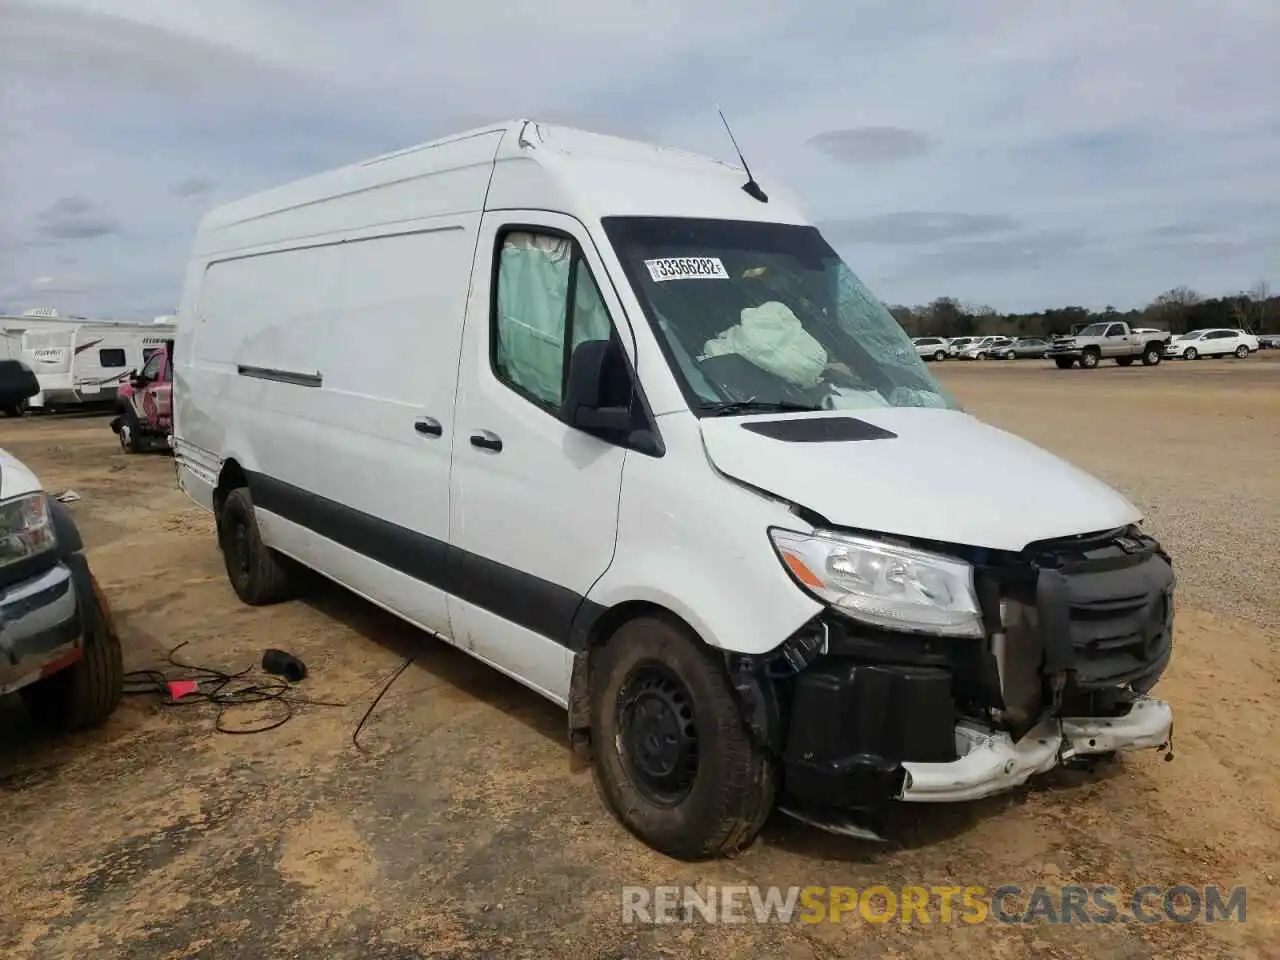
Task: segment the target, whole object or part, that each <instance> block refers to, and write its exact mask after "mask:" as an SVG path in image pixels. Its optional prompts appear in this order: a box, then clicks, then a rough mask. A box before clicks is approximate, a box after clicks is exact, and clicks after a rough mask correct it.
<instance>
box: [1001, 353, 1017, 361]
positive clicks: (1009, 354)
mask: <svg viewBox="0 0 1280 960" xmlns="http://www.w3.org/2000/svg"><path fill="white" fill-rule="evenodd" d="M1004 358H1005V359H1006V360H1017V359H1018V358H1017V357H1016V356H1014V354H1013V353H1012V352H1009V353H1006V354H1005V355H1004Z"/></svg>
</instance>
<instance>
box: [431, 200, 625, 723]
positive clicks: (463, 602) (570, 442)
mask: <svg viewBox="0 0 1280 960" xmlns="http://www.w3.org/2000/svg"><path fill="white" fill-rule="evenodd" d="M477 249H478V253H477V256H476V262H475V265H474V273H473V276H472V287H471V294H470V297H469V299H468V303H467V317H466V325H465V329H464V332H463V343H462V354H461V365H460V370H459V378H458V394H457V402H456V405H455V408H454V426H453V434H454V436H455V437H456V440H455V442H454V450H453V462H452V467H451V473H450V496H451V507H450V525H449V543H450V547H451V552H452V555H453V557H454V563H455V564H456V565H457V566H456V567H455V570H456V576H455V577H453V581H454V584H455V586H454V587H453V589H451V591H450V593H451V596H450V603H449V616H450V620H451V622H452V623H453V625H454V630H455V642H457V643H459V644H460V645H462V646H464V647H465V648H467V649H469V650H471V651H472V652H473V653H475V654H476V655H477V656H480V657H481V658H483V659H485V660H487V661H489V662H490V663H492V664H493V665H494V666H496V667H498V668H499V669H501V670H503V671H504V672H506V673H509V674H511V675H512V676H515V677H516V678H517V679H520V680H521V681H522V682H524V683H526V684H528V685H529V686H532V687H534V688H535V689H538V690H540V691H541V692H543V693H544V694H545V695H548V696H550V697H552V698H553V699H556V700H558V701H560V702H561V703H564V702H566V700H567V695H568V687H569V673H570V669H571V665H572V654H571V652H570V648H569V642H570V640H569V632H570V624H571V622H572V620H573V617H574V614H575V613H576V611H577V610H578V607H579V605H580V604H581V602H582V599H583V597H584V596H585V595H586V594H587V592H588V591H589V590H590V589H591V586H592V585H593V584H594V583H595V582H596V580H597V579H599V577H600V576H601V575H602V574H603V573H604V572H605V570H607V569H608V567H609V564H610V563H611V562H612V559H613V551H614V543H615V540H616V536H617V526H618V498H619V491H620V489H621V485H622V467H623V461H624V459H625V456H626V451H625V450H624V449H623V448H621V447H618V446H615V445H614V444H611V443H609V442H607V441H604V440H600V439H598V438H596V437H593V436H590V435H588V434H585V433H582V432H581V431H578V430H576V429H573V428H571V427H569V426H567V425H566V424H565V423H564V422H563V421H562V420H561V418H560V410H559V406H560V401H561V398H562V395H563V388H564V382H565V372H566V371H565V367H566V365H567V363H568V359H567V358H568V356H569V352H570V350H571V349H572V347H573V346H574V345H576V344H578V343H581V342H583V341H585V340H594V339H608V338H609V337H610V336H611V335H612V333H613V329H614V326H615V324H616V325H620V326H622V328H623V329H622V332H623V333H624V334H625V335H624V336H622V337H621V338H620V339H621V341H622V343H623V344H624V349H625V350H628V351H629V350H630V349H631V343H632V338H631V336H630V332H629V330H627V329H626V328H625V318H624V317H623V314H622V310H621V307H620V305H619V304H618V302H617V299H616V297H615V296H614V293H613V289H612V286H611V285H610V283H609V282H608V280H607V277H606V274H605V272H604V269H603V266H602V265H601V263H600V259H599V256H598V254H597V251H596V249H595V246H594V244H593V243H592V241H591V239H590V237H589V236H588V234H587V232H586V230H585V229H584V228H583V227H582V225H581V224H580V223H579V222H578V221H576V220H574V219H572V218H570V217H566V216H561V215H556V214H551V213H547V212H545V211H528V212H514V211H502V212H499V213H487V214H485V216H484V219H483V222H482V225H481V229H480V240H479V245H478V248H477Z"/></svg>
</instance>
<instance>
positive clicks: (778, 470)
mask: <svg viewBox="0 0 1280 960" xmlns="http://www.w3.org/2000/svg"><path fill="white" fill-rule="evenodd" d="M748 176H749V175H748V174H746V172H745V171H743V170H742V169H740V168H735V167H732V166H729V165H727V164H724V163H721V162H719V161H715V160H712V159H709V158H703V157H698V156H694V155H690V154H687V153H683V152H675V151H667V150H663V149H661V148H657V147H654V146H653V145H650V144H644V143H636V142H633V141H627V140H620V139H617V138H613V137H602V136H598V135H594V134H590V133H587V132H584V131H580V130H571V129H565V128H562V127H557V126H549V125H544V124H540V123H535V122H533V121H513V122H510V123H506V124H497V125H494V126H490V127H486V128H481V129H477V130H472V131H470V132H469V133H466V134H460V135H457V136H453V137H450V138H448V139H444V140H440V141H437V142H435V143H431V144H424V145H421V146H418V147H416V148H412V149H408V150H401V151H398V152H396V153H393V154H390V155H387V156H384V157H381V158H377V159H373V160H370V161H367V162H364V163H359V164H353V165H351V166H348V167H345V168H341V169H338V170H333V171H330V172H328V173H325V174H321V175H318V176H313V177H310V178H309V179H306V180H303V181H301V182H300V183H295V184H292V185H290V186H286V187H283V188H281V189H276V190H269V191H267V192H265V193H260V194H258V195H257V196H253V197H249V198H247V199H244V200H240V201H237V202H235V203H233V204H230V205H228V206H225V207H221V208H219V209H217V210H214V211H212V212H210V213H209V214H208V215H207V216H205V218H204V220H203V221H202V223H201V225H200V229H199V232H198V234H197V237H196V241H195V245H194V249H193V250H192V253H191V259H190V262H189V265H188V267H187V270H186V284H185V286H184V288H183V294H182V299H181V308H180V313H179V319H178V336H177V343H176V351H175V354H176V370H177V375H176V378H175V383H174V397H175V403H176V408H175V419H174V434H175V446H176V450H177V456H178V465H179V482H180V484H181V486H182V489H183V490H184V491H186V493H187V494H188V495H189V496H190V497H191V498H192V499H193V500H195V502H196V503H198V504H199V505H200V506H201V507H203V508H205V509H207V510H210V511H212V512H213V514H214V517H215V518H216V526H215V529H216V531H217V536H218V544H219V545H220V547H221V549H222V555H223V561H224V563H225V566H226V571H227V575H228V579H229V580H230V582H231V586H232V588H233V589H234V590H235V592H236V594H237V595H238V596H239V597H240V598H241V600H243V601H244V602H245V603H248V604H255V605H257V604H267V603H272V602H276V601H280V600H283V599H285V598H286V597H288V596H289V594H290V591H291V589H292V585H293V581H292V572H293V568H294V564H293V563H290V562H288V561H286V560H285V559H284V558H286V557H287V558H292V560H293V561H296V562H297V563H301V564H302V565H304V566H306V567H310V568H312V569H314V570H316V571H319V572H320V573H322V574H324V575H325V576H327V577H329V578H331V579H332V580H334V581H336V582H337V583H339V584H341V585H344V586H346V587H348V588H350V589H351V590H353V591H355V592H356V593H357V594H359V595H360V596H363V597H366V598H368V599H369V600H371V601H373V602H374V603H376V604H378V605H379V606H382V607H385V608H386V609H388V610H390V611H393V612H394V613H396V614H398V615H399V616H401V617H403V618H404V619H406V620H408V621H410V622H411V623H414V624H417V625H419V626H421V627H423V628H425V629H426V630H429V631H431V632H432V633H434V634H436V635H437V636H439V637H440V638H441V639H442V640H444V641H446V642H448V643H452V644H455V645H456V646H457V647H458V648H459V649H460V650H462V651H464V652H465V653H466V654H467V655H469V656H474V657H476V658H478V659H479V660H481V661H483V662H485V663H488V664H491V665H492V666H493V667H495V668H497V669H498V670H500V671H502V672H503V673H506V674H508V675H510V676H512V677H514V678H515V679H516V680H518V681H519V682H521V683H523V684H525V685H527V686H528V687H529V688H531V689H532V690H534V691H536V692H537V693H538V694H539V695H541V696H543V697H546V698H547V699H549V700H551V701H553V702H554V703H556V704H558V705H560V706H561V707H563V708H565V709H566V720H567V723H566V733H567V735H568V739H569V741H570V742H571V743H572V744H573V745H574V748H575V749H576V750H578V751H579V752H580V755H581V756H583V757H589V758H591V759H592V761H593V762H594V764H595V775H596V778H597V782H598V784H599V786H600V790H601V793H602V795H603V796H604V798H605V800H606V802H607V803H608V804H609V806H610V807H611V808H612V809H613V811H614V813H615V814H616V815H617V816H618V818H619V819H620V820H621V821H622V822H623V823H624V824H625V825H626V826H627V827H628V828H629V829H630V830H631V831H632V832H633V833H634V834H636V835H637V836H639V837H641V838H643V839H644V840H645V841H646V842H648V843H649V844H651V845H652V846H653V847H654V848H655V849H657V850H660V851H662V852H663V853H666V854H668V855H670V856H674V857H679V858H684V859H691V860H692V859H701V858H704V857H707V856H711V855H715V854H720V853H725V852H732V851H735V850H738V849H740V848H742V847H743V846H744V845H746V844H749V843H750V842H751V840H752V838H753V837H754V836H755V834H756V833H757V831H758V830H759V829H760V827H761V825H762V824H763V823H764V821H765V818H766V817H767V816H769V814H770V811H771V810H772V809H773V808H774V806H775V804H776V805H778V806H780V807H781V808H782V809H783V810H784V811H785V812H788V813H792V814H794V815H796V816H798V817H800V818H801V819H805V820H808V821H809V822H810V823H815V824H821V825H825V826H827V827H828V828H829V829H835V830H838V831H840V832H848V831H849V829H850V821H851V818H852V819H854V820H855V821H856V820H861V821H862V823H863V824H867V826H866V830H867V831H873V830H874V827H873V826H871V824H874V822H875V820H876V814H878V813H882V812H883V809H884V807H885V806H887V805H888V804H890V803H895V802H898V801H902V802H917V803H936V802H940V801H969V800H973V799H976V798H979V797H985V796H988V795H990V794H995V793H999V792H1002V791H1006V790H1011V789H1014V788H1016V787H1018V786H1020V785H1021V784H1023V783H1024V782H1026V780H1027V779H1028V778H1029V777H1031V776H1033V775H1035V774H1039V773H1043V772H1045V771H1047V770H1049V769H1050V768H1051V767H1054V766H1056V765H1058V764H1059V763H1064V762H1069V761H1072V760H1076V759H1078V758H1080V757H1083V756H1086V755H1089V754H1110V753H1113V752H1115V751H1117V750H1135V749H1147V748H1157V747H1160V746H1162V745H1164V744H1166V743H1168V741H1169V736H1170V729H1171V724H1172V718H1173V715H1172V711H1171V709H1170V707H1169V706H1168V704H1166V703H1164V702H1162V701H1160V700H1157V699H1154V698H1151V697H1149V696H1147V693H1148V692H1149V691H1150V690H1151V688H1152V687H1153V686H1154V685H1155V683H1156V681H1157V680H1159V678H1160V676H1161V674H1162V673H1163V672H1164V669H1165V666H1166V664H1167V663H1168V662H1169V658H1170V654H1171V651H1172V643H1173V639H1172V638H1173V634H1172V618H1173V611H1174V609H1175V606H1174V602H1173V591H1174V576H1173V569H1172V566H1171V561H1170V560H1169V557H1168V555H1167V553H1166V552H1165V551H1164V550H1163V549H1162V548H1161V547H1160V545H1159V543H1157V542H1156V541H1155V540H1154V539H1153V538H1152V537H1151V536H1149V535H1148V534H1147V533H1146V532H1144V531H1143V530H1142V529H1141V527H1140V526H1139V524H1140V523H1141V521H1142V514H1141V513H1140V512H1139V511H1138V509H1137V508H1136V507H1135V506H1134V505H1133V504H1132V503H1130V502H1129V501H1128V500H1126V499H1125V497H1124V496H1122V495H1121V494H1120V493H1118V492H1117V491H1115V490H1113V489H1111V488H1110V487H1108V486H1106V485H1105V484H1103V483H1102V482H1101V481H1099V480H1097V479H1095V478H1093V477H1091V476H1089V475H1088V474H1086V473H1083V472H1082V471H1080V470H1079V469H1077V468H1076V467H1073V466H1071V465H1070V464H1068V463H1065V462H1063V461H1061V460H1059V459H1057V458H1055V457H1054V456H1052V455H1051V454H1050V453H1048V452H1047V451H1045V450H1041V449H1039V448H1037V447H1035V446H1033V445H1032V444H1030V443H1029V442H1027V441H1026V440H1023V439H1021V438H1020V437H1016V436H1014V435H1012V434H1010V433H1007V432H1005V431H1003V430H998V429H996V428H994V427H991V426H988V425H986V424H984V423H983V422H982V421H980V420H979V419H977V418H976V417H974V416H972V415H971V414H969V413H967V412H966V411H964V410H963V409H962V408H961V407H960V405H959V403H958V402H957V401H956V400H955V399H954V398H952V397H951V395H950V394H949V393H948V392H947V391H946V389H945V388H944V387H943V386H942V385H941V384H939V383H938V382H937V380H936V379H935V377H934V376H933V374H932V372H931V371H930V370H929V369H927V368H926V365H925V364H924V362H923V361H922V360H921V359H920V358H919V357H918V356H916V355H914V354H913V352H912V349H911V340H910V338H909V337H908V336H907V334H906V332H905V331H904V330H903V329H902V327H901V326H900V325H899V324H898V322H897V321H896V320H895V319H894V318H893V316H892V315H891V314H890V313H889V311H888V310H887V309H886V308H885V307H884V306H883V305H882V304H881V303H880V301H879V300H877V299H876V297H875V296H874V295H873V294H872V293H871V292H870V291H869V290H867V289H866V288H865V287H864V286H863V284H862V282H861V281H860V280H859V279H858V278H857V276H856V275H855V274H854V273H853V271H852V270H850V269H849V267H847V266H846V265H845V264H844V262H843V261H842V260H841V259H840V257H839V255H838V254H837V253H836V252H835V250H834V249H832V247H831V246H830V244H829V243H828V242H827V240H826V239H824V237H823V236H822V234H821V233H820V232H819V230H818V229H817V228H816V227H814V226H812V225H811V224H809V223H808V221H807V220H806V218H805V215H804V214H803V213H802V212H801V210H800V209H799V208H798V207H797V206H796V205H795V202H794V201H793V200H792V199H790V198H789V196H788V194H787V192H786V190H785V188H784V187H783V186H782V185H781V184H778V183H775V182H772V181H770V182H767V183H765V184H763V185H761V184H757V183H756V182H755V181H754V180H750V179H748ZM765 190H767V191H768V192H767V194H766V193H765ZM766 200H767V201H768V202H767V203H766V202H765V201H766ZM357 338H358V339H357ZM360 342H362V343H370V344H378V345H380V347H381V348H380V349H353V348H352V345H353V344H354V343H360ZM1011 477H1012V478H1016V479H1017V482H1016V483H1010V478H1011ZM210 546H211V548H212V544H210ZM1081 611H1083V612H1081ZM272 622H273V621H272V620H271V619H270V618H263V619H262V620H261V621H260V623H261V629H262V630H264V631H270V630H271V625H272ZM1099 637H1105V638H1106V639H1105V644H1099V643H1098V642H1096V641H1097V639H1098V638H1099ZM488 749H489V752H490V753H491V755H492V762H493V763H494V764H502V763H504V762H510V757H511V755H512V750H513V749H514V745H513V744H512V743H510V742H504V741H503V740H502V739H501V738H500V736H495V737H494V739H493V740H492V742H490V743H489V744H488ZM868 821H870V823H868ZM861 829H862V828H861V827H859V830H861Z"/></svg>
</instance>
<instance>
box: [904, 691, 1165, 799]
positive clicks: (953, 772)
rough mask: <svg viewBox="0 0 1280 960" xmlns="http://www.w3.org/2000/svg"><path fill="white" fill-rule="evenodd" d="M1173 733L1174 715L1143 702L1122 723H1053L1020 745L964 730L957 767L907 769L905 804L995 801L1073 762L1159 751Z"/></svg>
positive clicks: (959, 740) (923, 765) (1075, 720)
mask: <svg viewBox="0 0 1280 960" xmlns="http://www.w3.org/2000/svg"><path fill="white" fill-rule="evenodd" d="M1172 732H1173V710H1172V709H1170V707H1169V704H1167V703H1165V702H1164V701H1163V700H1156V699H1154V698H1153V697H1139V698H1138V699H1137V700H1135V701H1134V703H1133V706H1132V707H1130V709H1129V712H1128V713H1127V714H1125V715H1124V716H1120V717H1065V718H1063V719H1061V720H1058V719H1047V720H1045V721H1043V722H1042V723H1040V724H1039V725H1038V726H1037V727H1036V728H1035V729H1033V730H1032V731H1031V732H1030V733H1028V734H1027V735H1026V736H1024V737H1023V738H1022V739H1021V740H1019V741H1018V742H1017V743H1014V742H1013V740H1012V738H1011V737H1010V736H1009V735H1008V734H1007V733H990V732H988V731H986V730H981V729H978V728H975V727H970V726H964V725H958V726H957V727H956V746H957V748H958V752H959V753H960V754H961V756H960V758H959V759H958V760H954V761H952V762H951V763H903V767H905V768H906V770H907V777H906V783H905V786H904V787H903V791H902V796H901V798H900V799H902V800H908V801H911V802H914V803H952V802H956V801H960V800H976V799H978V798H980V797H989V796H991V795H992V794H996V793H1003V792H1005V791H1006V790H1012V789H1013V788H1014V787H1017V786H1021V785H1022V784H1024V783H1026V782H1027V780H1028V779H1029V778H1031V777H1033V776H1034V775H1036V774H1037V773H1044V772H1045V771H1046V770H1050V769H1052V768H1053V767H1056V766H1057V765H1058V764H1059V763H1061V762H1062V761H1064V760H1070V759H1071V758H1072V757H1082V756H1088V755H1089V754H1098V753H1110V752H1112V751H1122V750H1125V751H1127V750H1144V749H1152V750H1154V749H1159V748H1160V747H1163V746H1165V745H1167V744H1168V743H1169V740H1170V737H1171V736H1172Z"/></svg>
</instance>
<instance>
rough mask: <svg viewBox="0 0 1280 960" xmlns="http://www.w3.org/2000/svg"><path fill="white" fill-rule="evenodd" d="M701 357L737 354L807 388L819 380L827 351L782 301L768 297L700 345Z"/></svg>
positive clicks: (798, 385)
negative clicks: (767, 300) (726, 328)
mask: <svg viewBox="0 0 1280 960" xmlns="http://www.w3.org/2000/svg"><path fill="white" fill-rule="evenodd" d="M702 352H703V356H704V357H721V356H724V355H725V354H737V355H738V356H740V357H743V358H744V359H746V360H750V361H751V362H752V363H754V364H755V365H756V366H758V367H761V368H762V369H764V370H767V371H769V372H770V373H772V374H774V375H775V376H779V377H782V378H783V379H784V380H786V381H787V382H788V383H792V384H794V385H795V386H797V387H801V388H804V389H808V388H811V387H815V386H817V385H818V383H819V382H820V381H821V380H822V373H823V371H824V370H826V368H827V351H826V350H824V349H823V347H822V344H820V343H819V342H818V341H817V340H815V339H814V338H813V337H812V336H810V335H809V333H808V332H807V331H806V330H805V329H804V326H803V325H802V324H801V323H800V318H799V317H797V316H796V315H795V314H794V313H792V312H791V308H790V307H788V306H787V305H786V304H785V303H779V302H778V301H776V300H770V301H769V302H768V303H764V304H761V305H760V306H758V307H747V308H745V309H744V310H743V311H742V314H741V321H740V322H739V323H738V324H737V325H736V326H732V327H730V328H729V329H728V330H725V331H724V332H723V333H721V334H720V335H719V336H718V337H716V338H714V339H712V340H708V341H707V342H706V344H705V345H704V346H703V348H702Z"/></svg>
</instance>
